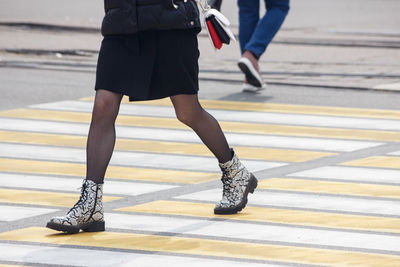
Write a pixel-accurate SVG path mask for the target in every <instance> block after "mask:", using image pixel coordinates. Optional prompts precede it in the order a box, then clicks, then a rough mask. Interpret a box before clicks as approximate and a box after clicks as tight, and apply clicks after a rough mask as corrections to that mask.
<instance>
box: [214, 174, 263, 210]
mask: <svg viewBox="0 0 400 267" xmlns="http://www.w3.org/2000/svg"><path fill="white" fill-rule="evenodd" d="M257 185H258V181H257V178H256V177H255V176H254V175H253V174H251V177H250V180H249V183H248V185H247V187H246V190H245V191H244V195H243V199H242V202H240V203H239V205H237V206H235V207H230V208H215V209H214V214H236V213H238V212H239V211H241V210H242V209H244V208H245V207H246V204H247V195H248V194H249V193H251V194H253V193H254V190H255V189H256V188H257Z"/></svg>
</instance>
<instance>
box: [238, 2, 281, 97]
mask: <svg viewBox="0 0 400 267" xmlns="http://www.w3.org/2000/svg"><path fill="white" fill-rule="evenodd" d="M259 3H260V1H259V0H238V6H239V41H240V49H241V52H242V58H241V59H240V60H239V67H240V69H241V70H242V71H243V72H244V73H245V75H246V80H247V81H248V82H249V83H250V84H251V85H253V86H254V87H255V88H256V90H257V88H261V87H262V79H261V75H260V70H259V66H258V59H259V58H260V57H261V55H262V54H263V53H264V52H265V50H266V48H267V46H268V45H269V43H270V42H271V41H272V39H273V37H274V36H275V34H276V33H277V32H278V30H279V29H280V27H281V26H282V23H283V21H284V20H285V17H286V15H287V13H288V11H289V0H265V5H266V9H267V11H266V13H265V15H264V16H263V17H262V18H261V19H259ZM250 89H252V88H250ZM248 91H253V90H248Z"/></svg>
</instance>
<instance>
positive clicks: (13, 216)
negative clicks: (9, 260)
mask: <svg viewBox="0 0 400 267" xmlns="http://www.w3.org/2000/svg"><path fill="white" fill-rule="evenodd" d="M55 211H58V209H44V208H32V207H21V206H6V205H0V221H3V222H12V221H16V220H21V219H27V218H29V217H33V216H39V215H44V214H48V213H52V212H55ZM0 251H4V250H0ZM0 254H1V253H0Z"/></svg>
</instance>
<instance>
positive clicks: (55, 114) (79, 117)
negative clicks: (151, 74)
mask: <svg viewBox="0 0 400 267" xmlns="http://www.w3.org/2000/svg"><path fill="white" fill-rule="evenodd" d="M0 117H9V118H21V119H38V120H49V121H66V122H83V123H89V122H90V119H91V114H90V113H83V112H68V111H53V110H37V109H14V110H6V111H0ZM116 123H117V125H121V126H137V127H150V128H166V129H188V127H187V126H185V125H184V124H182V123H180V122H179V121H177V120H176V119H175V118H158V117H141V116H126V115H119V116H118V118H117V122H116ZM219 123H220V125H221V127H222V128H223V130H224V131H226V132H235V133H249V134H270V135H286V136H304V137H321V138H339V139H355V140H372V141H386V142H399V141H400V135H399V133H398V132H391V131H377V130H356V129H354V130H353V129H340V128H323V127H306V126H291V125H274V124H257V123H243V122H223V121H220V122H219Z"/></svg>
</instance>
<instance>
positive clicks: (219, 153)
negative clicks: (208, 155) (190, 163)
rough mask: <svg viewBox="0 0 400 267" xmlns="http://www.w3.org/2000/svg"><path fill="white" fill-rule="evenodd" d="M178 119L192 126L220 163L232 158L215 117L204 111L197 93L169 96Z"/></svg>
mask: <svg viewBox="0 0 400 267" xmlns="http://www.w3.org/2000/svg"><path fill="white" fill-rule="evenodd" d="M171 101H172V104H173V105H174V108H175V113H176V117H177V118H178V120H179V121H181V122H182V123H184V124H186V125H187V126H189V127H190V128H192V129H193V130H194V131H195V132H196V134H197V135H198V136H199V137H200V139H201V140H202V141H203V143H204V144H205V145H206V146H207V147H208V149H210V151H211V152H212V153H213V154H214V155H215V157H216V158H217V159H218V161H219V162H220V163H224V162H227V161H229V160H231V159H232V155H231V151H230V149H229V145H228V143H227V141H226V138H225V135H224V133H223V132H222V130H221V127H220V126H219V124H218V122H217V120H216V119H214V117H213V116H211V115H210V114H209V113H208V112H207V111H205V110H204V109H203V108H202V107H201V105H200V103H199V100H198V98H197V95H176V96H172V97H171Z"/></svg>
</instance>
